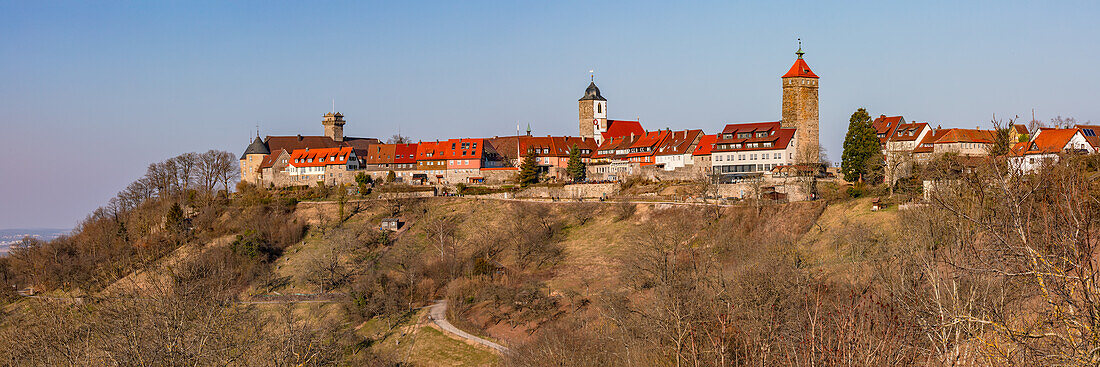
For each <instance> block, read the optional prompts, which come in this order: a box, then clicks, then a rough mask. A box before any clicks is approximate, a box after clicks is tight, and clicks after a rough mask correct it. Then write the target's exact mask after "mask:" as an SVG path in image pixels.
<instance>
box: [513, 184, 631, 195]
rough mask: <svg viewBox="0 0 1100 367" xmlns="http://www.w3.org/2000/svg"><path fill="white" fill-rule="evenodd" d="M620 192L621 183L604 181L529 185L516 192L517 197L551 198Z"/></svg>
mask: <svg viewBox="0 0 1100 367" xmlns="http://www.w3.org/2000/svg"><path fill="white" fill-rule="evenodd" d="M617 192H619V184H617V183H603V184H574V185H565V186H562V187H546V186H536V187H529V188H527V189H524V190H523V191H520V192H518V193H516V195H515V197H521V198H522V197H528V198H549V197H557V198H563V199H574V198H589V199H594V198H600V197H603V196H611V195H614V194H615V193H617Z"/></svg>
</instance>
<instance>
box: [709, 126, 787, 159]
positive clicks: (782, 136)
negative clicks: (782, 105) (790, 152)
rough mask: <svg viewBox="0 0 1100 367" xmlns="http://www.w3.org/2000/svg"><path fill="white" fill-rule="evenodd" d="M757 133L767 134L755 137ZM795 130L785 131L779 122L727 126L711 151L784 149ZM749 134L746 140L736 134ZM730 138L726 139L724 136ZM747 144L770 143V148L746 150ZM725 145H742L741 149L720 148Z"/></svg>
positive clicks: (760, 147)
mask: <svg viewBox="0 0 1100 367" xmlns="http://www.w3.org/2000/svg"><path fill="white" fill-rule="evenodd" d="M759 132H767V135H766V136H762V137H758V136H756V134H757V133H759ZM794 132H795V129H785V128H782V125H781V124H780V122H779V121H775V122H752V123H744V124H728V125H726V127H725V128H724V129H722V133H721V134H719V135H718V136H717V140H716V141H715V146H714V148H712V149H711V150H712V151H722V152H732V151H749V150H772V149H786V147H787V144H788V143H790V141H791V139H792V138H794ZM740 133H751V134H752V135H751V136H750V137H748V138H739V137H737V134H740ZM727 135H728V136H730V137H729V138H727V137H726V136H727ZM748 143H771V145H772V146H770V147H764V146H762V145H763V144H760V145H761V146H759V147H755V148H746V146H747V144H748ZM727 144H742V145H741V148H724V149H723V148H721V146H723V145H727Z"/></svg>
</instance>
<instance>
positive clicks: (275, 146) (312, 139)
mask: <svg viewBox="0 0 1100 367" xmlns="http://www.w3.org/2000/svg"><path fill="white" fill-rule="evenodd" d="M339 146H341V144H340V143H338V142H336V141H335V140H332V138H330V137H327V136H301V135H297V136H268V137H267V148H268V149H270V150H271V153H273V154H274V153H276V151H278V150H285V151H287V152H293V151H295V150H298V149H305V148H310V149H319V148H336V147H339Z"/></svg>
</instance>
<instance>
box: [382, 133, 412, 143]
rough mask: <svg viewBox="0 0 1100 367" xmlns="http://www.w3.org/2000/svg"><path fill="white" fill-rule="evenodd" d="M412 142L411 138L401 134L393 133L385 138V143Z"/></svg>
mask: <svg viewBox="0 0 1100 367" xmlns="http://www.w3.org/2000/svg"><path fill="white" fill-rule="evenodd" d="M412 142H413V139H412V138H410V137H407V136H404V135H401V134H393V136H390V138H389V139H386V143H387V144H409V143H412Z"/></svg>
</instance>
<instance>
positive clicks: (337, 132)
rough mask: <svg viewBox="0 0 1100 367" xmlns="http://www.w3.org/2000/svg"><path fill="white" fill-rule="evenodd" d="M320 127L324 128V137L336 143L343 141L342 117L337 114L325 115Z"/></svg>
mask: <svg viewBox="0 0 1100 367" xmlns="http://www.w3.org/2000/svg"><path fill="white" fill-rule="evenodd" d="M321 126H324V127H325V136H327V137H330V138H332V140H333V141H336V142H342V141H344V115H342V114H340V113H339V112H329V113H326V114H325V117H324V119H322V120H321Z"/></svg>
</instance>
